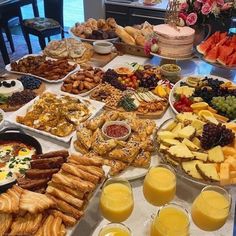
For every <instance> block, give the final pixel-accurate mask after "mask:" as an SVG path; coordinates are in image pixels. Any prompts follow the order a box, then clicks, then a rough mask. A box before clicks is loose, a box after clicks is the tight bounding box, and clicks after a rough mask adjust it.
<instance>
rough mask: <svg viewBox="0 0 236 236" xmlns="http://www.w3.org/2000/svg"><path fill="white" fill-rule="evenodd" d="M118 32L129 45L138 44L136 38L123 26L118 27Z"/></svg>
mask: <svg viewBox="0 0 236 236" xmlns="http://www.w3.org/2000/svg"><path fill="white" fill-rule="evenodd" d="M116 34H117V35H118V36H119V37H120V38H121V40H122V41H123V42H124V43H127V44H129V45H136V43H135V40H134V38H133V37H132V36H130V35H129V34H128V33H127V32H126V31H125V30H124V28H123V27H122V26H117V27H116Z"/></svg>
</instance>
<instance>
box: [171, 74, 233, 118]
mask: <svg viewBox="0 0 236 236" xmlns="http://www.w3.org/2000/svg"><path fill="white" fill-rule="evenodd" d="M206 76H207V77H208V78H213V79H218V80H221V81H224V82H228V81H230V80H228V79H225V78H222V77H218V76H215V75H206ZM188 77H198V78H202V79H204V77H205V76H200V75H189V76H186V77H184V78H183V79H181V80H179V81H178V82H177V83H176V84H175V85H174V87H173V88H172V89H171V91H170V94H169V103H170V106H171V109H172V110H173V111H174V113H175V114H178V113H179V112H178V111H176V110H175V108H174V102H175V97H174V93H175V89H176V88H178V87H180V83H181V82H186V80H187V78H188ZM231 82H232V81H231Z"/></svg>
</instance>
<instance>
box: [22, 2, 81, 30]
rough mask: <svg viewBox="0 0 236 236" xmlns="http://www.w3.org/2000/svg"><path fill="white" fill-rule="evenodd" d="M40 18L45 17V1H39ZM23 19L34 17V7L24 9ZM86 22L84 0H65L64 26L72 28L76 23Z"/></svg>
mask: <svg viewBox="0 0 236 236" xmlns="http://www.w3.org/2000/svg"><path fill="white" fill-rule="evenodd" d="M38 8H39V14H40V16H44V10H43V0H38ZM22 13H23V17H24V18H25V19H26V18H31V17H33V11H32V7H31V6H30V5H28V6H24V7H23V8H22ZM82 21H84V7H83V0H64V25H65V26H66V27H71V26H73V25H74V23H76V22H82Z"/></svg>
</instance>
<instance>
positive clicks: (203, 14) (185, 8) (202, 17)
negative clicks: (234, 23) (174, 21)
mask: <svg viewBox="0 0 236 236" xmlns="http://www.w3.org/2000/svg"><path fill="white" fill-rule="evenodd" d="M233 2H234V1H233V0H226V2H225V0H186V2H183V3H181V4H180V5H179V18H180V22H184V24H185V25H188V26H193V25H196V24H202V23H205V22H206V21H207V20H208V19H209V18H222V16H224V15H225V13H227V12H228V11H231V9H232V8H233Z"/></svg>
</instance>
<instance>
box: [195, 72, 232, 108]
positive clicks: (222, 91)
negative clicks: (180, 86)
mask: <svg viewBox="0 0 236 236" xmlns="http://www.w3.org/2000/svg"><path fill="white" fill-rule="evenodd" d="M203 82H205V83H204V84H205V86H204V87H200V88H197V89H196V90H195V92H194V97H201V98H202V99H203V101H204V102H207V103H208V104H209V105H211V101H212V99H213V98H214V97H219V96H223V97H227V96H230V95H231V96H234V95H235V96H236V90H232V89H231V90H229V89H228V88H226V87H221V85H222V84H223V83H224V82H223V81H220V80H218V79H212V78H208V77H205V79H204V80H203Z"/></svg>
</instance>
